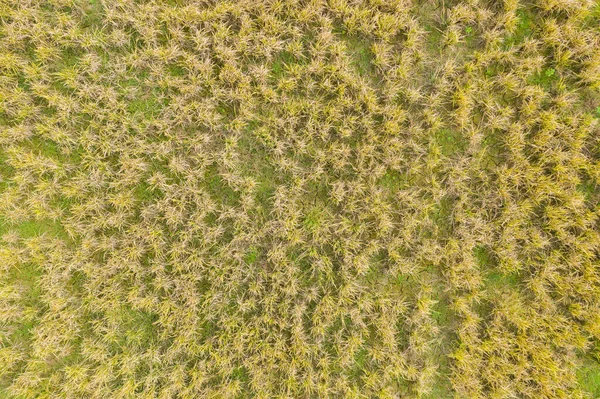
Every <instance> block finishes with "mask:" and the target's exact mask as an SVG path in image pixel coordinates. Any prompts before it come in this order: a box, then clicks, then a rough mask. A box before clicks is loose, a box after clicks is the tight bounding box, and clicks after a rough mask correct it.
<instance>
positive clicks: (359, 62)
mask: <svg viewBox="0 0 600 399" xmlns="http://www.w3.org/2000/svg"><path fill="white" fill-rule="evenodd" d="M340 38H341V39H342V41H343V42H344V44H345V45H346V49H347V51H348V55H349V56H350V60H351V65H352V66H353V67H354V68H356V71H357V72H358V73H359V74H360V75H363V76H368V77H371V76H372V75H373V74H374V73H375V68H374V66H373V65H374V64H373V60H374V58H375V57H374V55H373V52H372V51H371V43H370V42H369V41H368V40H366V39H364V38H361V37H358V36H352V35H347V34H341V35H340Z"/></svg>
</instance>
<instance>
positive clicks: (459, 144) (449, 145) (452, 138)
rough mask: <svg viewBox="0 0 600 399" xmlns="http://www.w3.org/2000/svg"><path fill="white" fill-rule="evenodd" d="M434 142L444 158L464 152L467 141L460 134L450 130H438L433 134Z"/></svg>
mask: <svg viewBox="0 0 600 399" xmlns="http://www.w3.org/2000/svg"><path fill="white" fill-rule="evenodd" d="M435 142H436V144H437V145H438V146H439V147H440V151H441V153H442V155H444V156H447V157H449V156H452V155H455V154H458V153H460V152H462V151H464V150H465V149H466V147H467V140H465V138H464V137H463V136H462V134H460V132H458V131H456V130H452V129H440V130H438V131H437V132H436V134H435Z"/></svg>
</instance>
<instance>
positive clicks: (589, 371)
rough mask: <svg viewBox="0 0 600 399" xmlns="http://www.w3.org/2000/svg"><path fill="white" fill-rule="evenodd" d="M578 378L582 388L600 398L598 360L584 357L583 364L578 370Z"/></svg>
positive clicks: (599, 366)
mask: <svg viewBox="0 0 600 399" xmlns="http://www.w3.org/2000/svg"><path fill="white" fill-rule="evenodd" d="M577 379H578V381H579V386H580V387H581V389H583V390H584V391H586V392H587V393H589V394H590V395H591V397H592V398H600V363H599V362H598V361H597V360H595V359H593V358H591V357H589V356H586V357H584V359H583V365H581V367H579V369H578V370H577Z"/></svg>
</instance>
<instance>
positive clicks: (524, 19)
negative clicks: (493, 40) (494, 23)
mask: <svg viewBox="0 0 600 399" xmlns="http://www.w3.org/2000/svg"><path fill="white" fill-rule="evenodd" d="M517 18H518V20H517V26H516V29H515V31H514V32H513V33H512V34H510V35H508V36H507V37H506V38H505V39H504V48H505V49H509V48H511V47H513V46H515V45H518V44H521V43H523V42H524V41H525V39H526V38H528V37H531V36H532V35H533V32H534V28H535V21H534V18H533V14H532V13H531V12H530V11H529V10H527V9H519V10H517Z"/></svg>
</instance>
